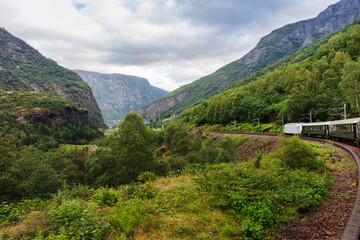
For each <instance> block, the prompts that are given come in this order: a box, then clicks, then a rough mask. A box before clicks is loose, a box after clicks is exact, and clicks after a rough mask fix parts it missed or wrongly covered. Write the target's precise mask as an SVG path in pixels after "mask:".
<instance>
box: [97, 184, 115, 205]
mask: <svg viewBox="0 0 360 240" xmlns="http://www.w3.org/2000/svg"><path fill="white" fill-rule="evenodd" d="M93 199H94V201H95V202H96V204H98V205H99V206H101V207H105V206H113V205H115V204H116V203H117V202H118V201H119V195H118V194H117V192H116V191H115V190H114V189H112V188H99V189H97V190H96V192H95V195H94V196H93Z"/></svg>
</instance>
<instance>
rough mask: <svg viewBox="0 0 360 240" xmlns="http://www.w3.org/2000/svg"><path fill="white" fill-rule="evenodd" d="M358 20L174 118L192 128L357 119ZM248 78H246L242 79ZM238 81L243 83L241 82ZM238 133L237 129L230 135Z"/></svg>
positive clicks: (358, 107) (359, 57) (359, 22)
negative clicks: (194, 126)
mask: <svg viewBox="0 0 360 240" xmlns="http://www.w3.org/2000/svg"><path fill="white" fill-rule="evenodd" d="M359 60H360V18H359V19H358V20H356V21H355V22H354V23H353V24H350V25H348V26H346V27H344V28H342V29H339V30H337V31H336V32H335V33H333V34H331V35H327V36H326V37H324V38H322V39H321V40H319V41H317V42H314V43H311V44H310V45H308V46H307V47H305V48H303V49H300V50H299V51H298V52H296V53H295V54H293V55H291V56H288V57H286V58H285V59H281V60H280V61H279V62H278V63H276V64H274V66H272V67H270V68H268V69H267V72H266V71H263V70H261V71H262V72H263V75H262V76H260V77H254V76H251V78H252V79H253V80H255V81H252V82H251V83H250V84H247V85H244V86H240V87H234V88H231V89H229V90H227V91H224V92H222V93H220V94H217V95H215V96H213V97H211V98H209V99H207V100H204V101H203V102H202V103H201V104H199V105H197V106H195V107H193V108H190V109H188V110H185V111H183V112H182V113H181V115H180V117H181V118H182V119H183V120H185V121H186V122H189V123H196V124H204V123H210V124H229V123H231V122H233V121H237V122H239V121H240V122H250V123H251V122H253V121H254V119H256V121H258V120H260V122H262V123H263V122H276V121H278V122H279V119H281V118H285V121H286V122H298V121H309V119H306V118H307V117H309V113H310V111H311V113H312V119H313V121H328V120H336V119H341V118H343V115H342V114H343V111H344V110H343V109H341V107H343V106H344V104H346V110H347V117H348V118H351V117H358V116H359V114H360V106H359V101H358V99H359V97H360V96H359V92H358V87H357V86H358V83H359V76H360V61H359ZM248 78H250V77H248ZM244 81H247V82H248V79H247V78H245V79H244ZM233 130H238V129H233Z"/></svg>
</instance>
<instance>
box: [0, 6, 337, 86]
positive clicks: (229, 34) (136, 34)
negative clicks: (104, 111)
mask: <svg viewBox="0 0 360 240" xmlns="http://www.w3.org/2000/svg"><path fill="white" fill-rule="evenodd" d="M337 1H338V0H0V23H1V24H0V27H4V28H5V29H7V30H8V31H9V32H10V33H12V34H13V35H15V36H17V37H19V38H21V39H23V40H25V41H26V42H27V43H29V44H30V45H31V46H33V47H35V48H36V49H37V50H39V51H40V52H41V53H42V54H43V55H45V56H46V57H48V58H51V59H53V60H55V61H57V62H58V63H59V64H60V65H62V66H64V67H67V68H69V69H82V70H88V71H96V72H101V73H123V74H129V75H136V76H140V77H144V78H147V79H148V80H149V81H150V83H151V84H152V85H155V86H157V87H160V88H163V89H166V90H174V89H175V88H177V87H180V86H181V85H184V84H187V83H190V82H192V81H194V80H196V79H198V78H200V77H202V76H204V75H207V74H210V73H212V72H214V71H215V70H217V69H218V68H220V67H222V66H223V65H225V64H227V63H229V62H231V61H234V60H236V59H239V58H240V57H242V56H243V55H244V54H246V53H247V52H248V51H250V50H251V49H252V48H253V47H255V45H256V44H257V42H258V41H259V40H260V38H261V37H262V36H264V35H267V34H269V33H270V32H271V31H272V30H274V29H276V28H279V27H282V26H283V25H285V24H287V23H292V22H296V21H299V20H304V19H308V18H312V17H315V16H317V15H318V14H319V13H320V12H321V11H322V10H324V9H325V8H326V7H327V6H328V5H331V4H333V3H335V2H337Z"/></svg>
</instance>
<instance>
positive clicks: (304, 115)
mask: <svg viewBox="0 0 360 240" xmlns="http://www.w3.org/2000/svg"><path fill="white" fill-rule="evenodd" d="M301 116H302V118H300V121H302V120H309V121H310V122H312V114H311V111H310V115H309V113H303V114H301Z"/></svg>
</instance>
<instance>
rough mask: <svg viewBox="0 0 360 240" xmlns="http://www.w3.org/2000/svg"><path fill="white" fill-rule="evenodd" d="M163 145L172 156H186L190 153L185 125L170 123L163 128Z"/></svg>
mask: <svg viewBox="0 0 360 240" xmlns="http://www.w3.org/2000/svg"><path fill="white" fill-rule="evenodd" d="M164 143H165V145H166V146H167V148H168V149H169V150H170V151H171V153H172V154H176V155H182V156H184V155H186V154H187V153H188V152H189V151H190V140H189V135H188V133H187V127H186V125H185V124H184V123H181V122H175V121H171V122H170V123H169V124H168V125H167V126H166V128H165V132H164Z"/></svg>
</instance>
